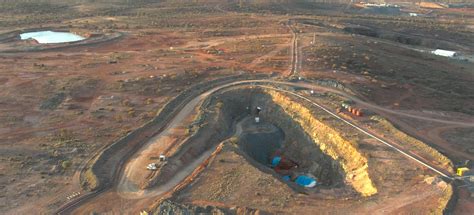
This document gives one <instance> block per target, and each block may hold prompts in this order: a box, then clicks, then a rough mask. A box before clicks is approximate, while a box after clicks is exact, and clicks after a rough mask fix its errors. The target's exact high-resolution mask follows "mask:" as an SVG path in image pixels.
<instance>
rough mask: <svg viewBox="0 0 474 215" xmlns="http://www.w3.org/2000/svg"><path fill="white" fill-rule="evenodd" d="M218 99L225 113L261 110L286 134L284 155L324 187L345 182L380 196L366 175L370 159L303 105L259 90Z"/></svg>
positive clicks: (365, 194) (246, 90)
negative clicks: (257, 108)
mask: <svg viewBox="0 0 474 215" xmlns="http://www.w3.org/2000/svg"><path fill="white" fill-rule="evenodd" d="M219 99H221V100H222V103H223V104H224V107H223V111H224V112H226V111H233V110H234V109H235V108H236V107H247V106H250V107H251V108H250V110H252V109H253V108H255V107H256V106H261V107H262V108H263V111H262V112H261V113H260V116H261V118H262V120H263V121H266V122H269V123H271V124H273V125H275V126H277V127H279V128H281V130H282V131H283V132H284V134H285V139H284V143H283V144H282V146H283V148H282V149H283V151H284V153H285V155H286V156H288V157H289V158H291V159H292V160H295V161H297V162H298V163H299V165H300V168H301V169H303V170H305V172H308V173H311V174H313V175H314V176H316V177H317V178H318V179H319V180H320V181H321V182H322V183H323V184H325V185H332V186H337V185H341V184H342V183H344V182H346V183H348V184H349V185H351V186H352V187H353V189H354V190H355V191H357V192H358V193H360V194H361V195H362V196H370V195H373V194H375V193H376V192H377V189H376V188H375V186H374V185H373V183H372V181H371V179H370V178H369V175H368V172H367V168H368V166H367V159H366V158H365V157H364V156H362V154H361V153H359V152H358V150H357V149H356V148H355V147H354V146H353V144H352V143H350V142H349V141H347V140H345V139H344V138H343V137H342V136H341V135H340V134H339V133H338V131H337V130H335V129H333V128H331V127H329V126H327V125H326V124H324V123H323V122H321V121H319V120H318V119H317V118H316V117H315V116H313V114H312V113H311V111H310V110H309V109H307V108H306V107H305V106H304V105H302V104H300V103H298V102H296V101H294V100H292V99H291V98H290V97H287V96H286V95H283V94H281V93H278V92H276V91H263V90H260V89H240V90H232V91H227V92H224V93H222V95H220V96H219ZM240 109H241V108H240ZM243 142H244V143H245V140H244V141H243ZM242 148H243V150H244V151H247V154H249V155H250V156H251V157H254V156H252V153H253V152H249V151H248V150H249V149H251V148H246V147H245V146H244V147H242ZM257 159H261V158H257Z"/></svg>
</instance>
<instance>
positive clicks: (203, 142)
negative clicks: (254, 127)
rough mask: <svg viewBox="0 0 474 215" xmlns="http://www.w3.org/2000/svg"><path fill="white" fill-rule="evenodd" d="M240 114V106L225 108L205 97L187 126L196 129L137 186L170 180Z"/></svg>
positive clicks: (228, 130)
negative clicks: (155, 170)
mask: <svg viewBox="0 0 474 215" xmlns="http://www.w3.org/2000/svg"><path fill="white" fill-rule="evenodd" d="M224 110H231V111H224ZM244 113H245V111H244V109H240V110H239V108H235V107H229V106H228V105H225V104H224V103H222V102H220V101H217V100H215V99H213V98H208V99H206V100H205V101H204V102H203V104H202V105H201V106H200V110H199V112H198V114H197V115H196V117H195V121H196V123H193V124H192V125H190V129H191V128H195V127H197V128H195V129H196V131H194V132H193V133H192V134H191V136H190V137H189V138H188V139H187V140H186V141H185V142H184V143H183V144H181V145H180V146H179V147H177V149H176V150H173V151H174V153H173V155H172V156H170V157H169V158H168V162H167V164H166V165H165V166H163V167H162V168H160V169H159V170H158V172H157V174H156V177H153V178H152V179H151V180H149V181H148V182H147V183H145V184H142V185H140V188H141V189H147V188H150V187H153V186H156V185H158V184H163V183H166V182H167V181H169V180H171V178H172V177H174V175H175V173H176V172H177V171H178V170H179V169H182V168H185V167H186V166H187V165H188V164H190V163H192V162H193V161H194V159H195V158H196V157H199V156H200V155H201V154H203V153H205V152H206V151H208V150H211V149H212V148H213V147H215V146H216V144H217V143H220V142H222V141H223V140H225V139H227V138H229V137H230V136H231V135H232V129H233V127H234V122H235V121H236V120H237V119H239V118H241V117H243V114H244ZM191 132H192V131H191Z"/></svg>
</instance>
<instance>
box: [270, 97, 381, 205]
mask: <svg viewBox="0 0 474 215" xmlns="http://www.w3.org/2000/svg"><path fill="white" fill-rule="evenodd" d="M266 93H268V94H269V95H270V96H271V99H272V101H273V102H274V103H276V104H278V105H279V106H280V107H281V108H282V109H283V110H284V112H285V113H286V114H287V115H289V116H290V117H291V118H292V119H293V120H295V121H296V122H297V123H298V124H299V125H300V126H301V128H302V129H303V130H304V131H305V133H306V134H308V135H309V136H310V138H311V139H312V140H313V142H314V143H316V144H317V145H318V146H319V148H320V149H321V150H322V151H323V152H324V154H326V155H329V156H330V157H331V158H332V159H334V160H336V161H337V162H338V163H339V164H340V166H341V167H342V169H343V170H344V172H345V181H346V182H348V183H349V184H351V185H352V187H353V188H354V189H355V190H356V191H357V192H359V193H360V194H361V195H362V196H371V195H374V194H376V193H377V188H376V187H375V186H374V184H373V182H372V180H371V179H370V177H369V173H368V162H367V158H366V157H364V156H363V155H362V154H361V153H360V152H359V151H358V150H357V148H356V147H355V146H354V145H355V143H354V144H353V143H351V142H349V141H347V140H346V139H344V138H343V137H342V135H341V134H340V133H339V132H338V131H337V130H335V129H334V128H331V127H329V126H327V125H326V124H324V123H323V122H321V121H320V120H318V119H317V118H316V117H315V116H314V114H313V113H312V112H311V110H310V109H308V108H306V107H305V106H304V105H302V104H301V103H299V102H297V101H295V100H293V99H292V98H290V97H288V96H286V95H284V94H282V93H279V92H277V91H273V90H266Z"/></svg>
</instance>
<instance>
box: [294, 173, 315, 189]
mask: <svg viewBox="0 0 474 215" xmlns="http://www.w3.org/2000/svg"><path fill="white" fill-rule="evenodd" d="M295 183H297V184H298V185H300V186H303V187H314V186H316V180H315V179H314V178H311V177H309V176H305V175H300V176H298V177H296V180H295Z"/></svg>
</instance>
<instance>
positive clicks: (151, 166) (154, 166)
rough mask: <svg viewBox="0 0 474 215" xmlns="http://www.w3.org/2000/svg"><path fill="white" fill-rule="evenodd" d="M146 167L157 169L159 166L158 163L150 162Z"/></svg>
mask: <svg viewBox="0 0 474 215" xmlns="http://www.w3.org/2000/svg"><path fill="white" fill-rule="evenodd" d="M146 169H148V170H157V169H158V167H156V163H151V164H148V166H146Z"/></svg>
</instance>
